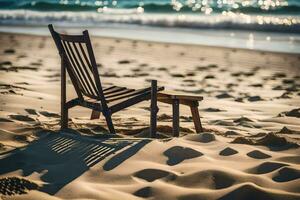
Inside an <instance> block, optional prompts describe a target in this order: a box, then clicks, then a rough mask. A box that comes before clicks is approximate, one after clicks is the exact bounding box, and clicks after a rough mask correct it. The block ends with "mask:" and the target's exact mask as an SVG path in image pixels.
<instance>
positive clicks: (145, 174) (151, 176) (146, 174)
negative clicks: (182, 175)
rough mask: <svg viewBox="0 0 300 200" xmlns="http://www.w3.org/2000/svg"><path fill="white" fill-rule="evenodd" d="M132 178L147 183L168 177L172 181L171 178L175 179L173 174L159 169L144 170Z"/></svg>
mask: <svg viewBox="0 0 300 200" xmlns="http://www.w3.org/2000/svg"><path fill="white" fill-rule="evenodd" d="M134 176H135V177H138V178H141V179H144V180H146V181H148V182H153V181H155V180H157V179H161V178H165V177H169V178H171V179H174V178H172V177H176V175H175V174H173V173H170V172H167V171H164V170H160V169H144V170H141V171H138V172H136V173H135V174H134Z"/></svg>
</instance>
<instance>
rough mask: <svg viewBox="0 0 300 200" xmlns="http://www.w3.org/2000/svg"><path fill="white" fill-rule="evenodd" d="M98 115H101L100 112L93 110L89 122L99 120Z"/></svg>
mask: <svg viewBox="0 0 300 200" xmlns="http://www.w3.org/2000/svg"><path fill="white" fill-rule="evenodd" d="M100 114H101V112H99V111H97V110H93V111H92V114H91V118H90V119H91V120H92V119H99V118H100Z"/></svg>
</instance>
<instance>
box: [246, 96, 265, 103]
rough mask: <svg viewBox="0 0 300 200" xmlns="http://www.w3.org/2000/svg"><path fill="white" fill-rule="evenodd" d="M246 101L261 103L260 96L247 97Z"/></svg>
mask: <svg viewBox="0 0 300 200" xmlns="http://www.w3.org/2000/svg"><path fill="white" fill-rule="evenodd" d="M248 101H250V102H255V101H263V99H262V98H261V97H260V96H251V97H248Z"/></svg>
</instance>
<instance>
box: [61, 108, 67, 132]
mask: <svg viewBox="0 0 300 200" xmlns="http://www.w3.org/2000/svg"><path fill="white" fill-rule="evenodd" d="M60 117H61V118H60V126H61V129H67V128H68V109H67V108H66V107H64V106H62V108H61V116H60Z"/></svg>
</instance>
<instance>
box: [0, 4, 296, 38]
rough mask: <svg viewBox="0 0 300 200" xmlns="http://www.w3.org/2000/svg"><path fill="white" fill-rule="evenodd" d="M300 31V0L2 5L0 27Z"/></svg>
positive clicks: (0, 7) (0, 8)
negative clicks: (120, 26) (116, 26)
mask: <svg viewBox="0 0 300 200" xmlns="http://www.w3.org/2000/svg"><path fill="white" fill-rule="evenodd" d="M49 22H52V23H61V24H64V25H72V24H73V25H74V24H76V25H82V24H84V25H89V26H94V27H95V26H101V25H103V24H109V25H111V24H128V25H130V24H134V25H143V26H159V27H183V28H196V29H207V28H212V29H236V30H255V31H275V32H293V33H298V32H300V1H299V0H106V1H100V0H0V24H4V25H8V24H15V25H16V24H18V25H45V24H47V23H49Z"/></svg>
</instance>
